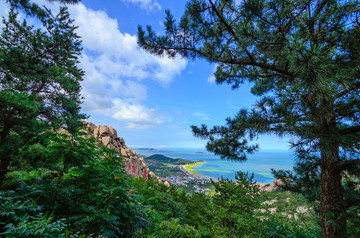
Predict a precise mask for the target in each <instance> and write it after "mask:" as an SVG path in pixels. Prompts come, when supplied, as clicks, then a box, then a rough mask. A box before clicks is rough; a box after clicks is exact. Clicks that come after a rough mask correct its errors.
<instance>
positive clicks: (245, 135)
mask: <svg viewBox="0 0 360 238" xmlns="http://www.w3.org/2000/svg"><path fill="white" fill-rule="evenodd" d="M166 14H167V16H166V20H165V23H164V26H165V33H164V35H157V34H156V33H155V32H153V31H152V29H151V26H147V28H146V29H145V30H144V29H143V28H142V27H139V28H138V37H139V38H138V43H139V45H140V46H141V47H142V48H143V49H145V50H147V51H148V52H150V53H152V54H156V55H167V56H169V57H175V56H176V55H178V54H179V55H181V56H183V57H188V58H203V59H206V60H208V61H209V62H211V63H216V64H217V65H218V67H217V71H216V73H215V76H216V81H217V83H227V84H229V85H231V86H232V87H233V88H234V89H236V88H238V87H240V86H241V84H243V83H244V82H250V83H251V84H252V89H251V92H252V93H253V94H254V95H257V96H259V97H260V99H259V100H258V102H257V103H256V105H255V106H253V107H251V108H248V109H242V110H240V111H239V112H238V114H237V115H235V116H234V117H233V118H227V119H226V125H224V126H215V127H213V128H210V129H209V128H208V127H207V126H206V125H202V126H201V127H197V126H193V127H192V129H193V133H194V135H195V136H198V137H201V138H204V139H208V144H207V149H208V150H210V151H213V152H214V153H215V154H217V155H220V156H221V157H222V158H226V159H232V160H244V159H246V153H252V152H254V151H256V150H258V145H257V144H256V143H253V141H255V139H256V138H257V137H258V135H260V134H275V135H278V136H283V135H288V136H291V137H292V141H291V142H290V144H291V148H293V149H294V150H295V151H296V153H297V163H296V165H295V168H294V170H295V174H291V173H290V172H281V173H277V174H278V175H282V177H287V180H286V181H288V183H287V184H288V187H292V188H293V189H295V188H296V189H297V190H298V191H307V192H308V194H310V191H311V192H312V195H314V194H315V197H317V198H318V199H319V196H318V195H319V194H321V196H320V214H321V225H322V235H323V237H344V236H345V231H346V216H347V214H346V211H347V210H349V209H350V208H351V207H352V206H354V205H355V204H356V203H358V202H359V200H358V199H356V198H359V194H358V192H357V191H356V190H355V189H354V187H355V185H356V181H355V180H354V179H353V177H352V176H356V177H358V176H359V167H358V164H360V158H359V150H360V109H359V105H360V94H359V92H360V78H359V76H360V54H359V53H360V42H359V41H360V28H359V26H360V22H359V17H360V4H359V2H358V1H351V0H349V1H334V0H333V1H331V0H330V1H329V0H309V1H300V0H282V1H278V0H260V1H258V0H245V1H231V0H230V1H229V0H208V1H205V0H190V1H188V2H187V5H186V9H185V12H184V15H183V16H182V18H181V19H180V20H179V21H176V20H175V18H174V17H173V16H172V14H171V13H170V12H169V11H167V12H166ZM319 181H320V186H319V184H318V182H319ZM319 190H320V193H319V192H317V193H316V191H319ZM309 197H310V195H309Z"/></svg>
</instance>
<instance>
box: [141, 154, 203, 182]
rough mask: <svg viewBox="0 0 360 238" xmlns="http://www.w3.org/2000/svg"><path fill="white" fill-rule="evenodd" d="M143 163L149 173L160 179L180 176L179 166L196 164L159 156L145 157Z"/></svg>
mask: <svg viewBox="0 0 360 238" xmlns="http://www.w3.org/2000/svg"><path fill="white" fill-rule="evenodd" d="M144 161H145V162H146V164H147V165H148V167H149V169H150V170H151V171H153V172H155V174H156V175H157V176H159V177H162V178H164V177H169V176H179V175H182V174H183V172H182V171H181V170H180V168H179V165H186V164H193V163H196V161H191V160H185V159H173V158H169V157H166V156H164V155H159V154H154V155H151V156H148V157H145V158H144Z"/></svg>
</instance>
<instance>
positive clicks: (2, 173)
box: [0, 123, 11, 186]
mask: <svg viewBox="0 0 360 238" xmlns="http://www.w3.org/2000/svg"><path fill="white" fill-rule="evenodd" d="M10 129H11V127H10V126H9V125H7V124H6V123H5V125H4V128H3V130H2V131H1V133H0V149H1V150H2V151H0V157H1V159H0V163H1V164H0V186H2V185H3V182H4V180H5V177H6V173H7V171H8V167H9V164H10V160H11V156H10V153H9V151H8V146H7V143H9V141H8V138H9V135H10Z"/></svg>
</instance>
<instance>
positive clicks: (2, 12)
mask: <svg viewBox="0 0 360 238" xmlns="http://www.w3.org/2000/svg"><path fill="white" fill-rule="evenodd" d="M0 6H1V7H0V28H3V27H4V24H3V22H2V21H3V17H5V19H6V18H7V16H8V13H9V9H10V8H9V4H8V3H7V2H5V1H4V0H0Z"/></svg>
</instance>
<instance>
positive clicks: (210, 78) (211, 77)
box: [207, 64, 218, 84]
mask: <svg viewBox="0 0 360 238" xmlns="http://www.w3.org/2000/svg"><path fill="white" fill-rule="evenodd" d="M217 67H218V65H217V64H215V65H214V68H213V71H212V73H211V75H210V76H209V77H208V79H207V81H208V82H209V83H210V84H214V83H215V82H216V78H215V75H214V74H215V72H216V69H217Z"/></svg>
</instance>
